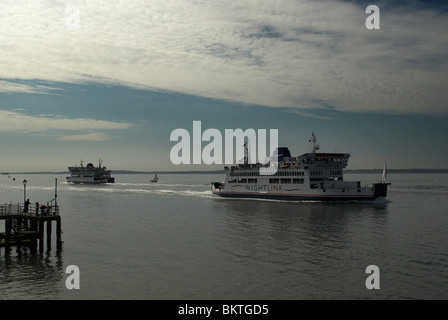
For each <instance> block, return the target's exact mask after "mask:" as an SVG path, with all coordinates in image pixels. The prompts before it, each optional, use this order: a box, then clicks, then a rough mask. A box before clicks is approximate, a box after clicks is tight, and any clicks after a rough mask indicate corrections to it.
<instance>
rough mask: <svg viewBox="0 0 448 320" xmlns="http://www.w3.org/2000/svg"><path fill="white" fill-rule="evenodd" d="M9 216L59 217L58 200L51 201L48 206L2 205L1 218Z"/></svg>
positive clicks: (0, 208)
mask: <svg viewBox="0 0 448 320" xmlns="http://www.w3.org/2000/svg"><path fill="white" fill-rule="evenodd" d="M9 215H25V216H29V215H34V216H59V206H58V205H57V203H56V199H53V200H50V201H48V202H47V204H46V205H38V204H34V205H29V206H26V205H24V204H21V203H12V202H10V203H5V204H0V216H9Z"/></svg>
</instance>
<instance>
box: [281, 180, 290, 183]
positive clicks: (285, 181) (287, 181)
mask: <svg viewBox="0 0 448 320" xmlns="http://www.w3.org/2000/svg"><path fill="white" fill-rule="evenodd" d="M280 183H291V179H281V180H280Z"/></svg>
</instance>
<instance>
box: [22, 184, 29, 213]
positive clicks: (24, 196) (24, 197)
mask: <svg viewBox="0 0 448 320" xmlns="http://www.w3.org/2000/svg"><path fill="white" fill-rule="evenodd" d="M27 182H28V181H26V179H24V180H23V181H22V183H23V206H24V207H25V203H26V183H27Z"/></svg>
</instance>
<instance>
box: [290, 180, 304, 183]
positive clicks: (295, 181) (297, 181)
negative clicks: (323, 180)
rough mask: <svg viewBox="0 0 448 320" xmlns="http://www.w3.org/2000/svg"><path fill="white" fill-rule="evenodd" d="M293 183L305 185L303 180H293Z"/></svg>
mask: <svg viewBox="0 0 448 320" xmlns="http://www.w3.org/2000/svg"><path fill="white" fill-rule="evenodd" d="M292 183H303V179H292Z"/></svg>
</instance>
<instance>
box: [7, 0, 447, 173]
mask: <svg viewBox="0 0 448 320" xmlns="http://www.w3.org/2000/svg"><path fill="white" fill-rule="evenodd" d="M256 2H257V5H254V4H253V2H249V1H214V0H211V1H180V0H165V1H158V0H154V1H138V0H134V1H120V0H117V1H81V0H78V1H76V0H73V1H50V0H37V1H25V2H17V1H2V2H1V3H0V30H1V31H0V40H1V41H0V145H1V146H2V150H3V152H2V153H0V171H1V172H8V171H9V172H12V171H44V170H51V171H63V170H66V167H67V166H69V165H74V164H77V163H78V162H79V160H80V159H81V158H82V159H84V161H85V162H94V163H96V162H97V161H98V158H101V159H102V160H103V161H104V165H106V166H107V167H109V168H110V169H116V170H118V169H128V170H147V171H153V170H154V171H161V170H208V169H213V170H214V169H220V168H222V165H216V166H206V165H200V166H198V165H183V166H174V165H173V164H172V163H171V161H170V157H169V154H170V150H171V148H172V147H173V146H174V145H175V142H172V141H170V133H171V132H172V131H173V130H174V129H176V128H185V129H187V130H188V131H190V132H192V123H193V121H195V120H199V121H201V122H202V129H203V130H205V129H207V128H216V129H219V130H222V132H223V131H224V129H236V128H241V129H248V128H254V129H267V130H269V129H278V130H279V144H280V145H285V146H289V147H290V149H291V150H292V153H293V154H295V155H299V154H302V153H304V152H308V151H309V143H308V139H309V138H310V135H311V132H312V131H314V132H316V134H317V137H318V142H319V144H320V146H321V151H327V152H333V151H338V152H347V153H350V154H351V155H352V158H351V161H350V162H349V168H352V169H360V168H366V169H371V168H380V167H382V164H383V162H384V161H387V163H388V166H389V167H390V168H446V167H447V165H446V163H448V150H447V148H446V139H447V138H448V126H447V120H448V117H447V116H448V102H447V101H448V99H447V98H448V93H447V92H448V90H446V89H447V87H448V72H447V71H448V70H447V69H448V54H447V52H448V35H447V33H446V30H448V19H447V18H448V10H447V5H446V4H445V1H406V2H405V1H394V2H386V1H379V2H368V1H299V0H296V1H283V0H279V1H256ZM369 4H376V5H378V6H379V8H380V25H381V29H379V30H368V29H367V28H366V27H365V20H366V18H367V17H368V14H366V13H365V9H366V6H367V5H369ZM73 10H75V11H73ZM74 14H77V15H75V16H74ZM74 17H78V18H79V20H76V19H74ZM206 144H207V143H205V142H204V143H203V146H205V145H206Z"/></svg>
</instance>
